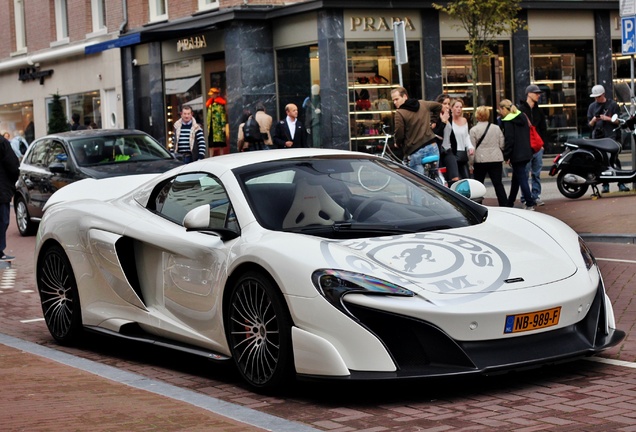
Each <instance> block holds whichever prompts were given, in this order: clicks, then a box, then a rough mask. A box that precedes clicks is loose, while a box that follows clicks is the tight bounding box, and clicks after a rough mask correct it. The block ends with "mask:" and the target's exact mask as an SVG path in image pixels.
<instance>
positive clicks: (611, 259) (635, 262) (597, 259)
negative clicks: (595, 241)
mask: <svg viewBox="0 0 636 432" xmlns="http://www.w3.org/2000/svg"><path fill="white" fill-rule="evenodd" d="M596 261H611V262H620V263H627V264H636V261H634V260H624V259H616V258H596Z"/></svg>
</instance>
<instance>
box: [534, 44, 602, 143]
mask: <svg viewBox="0 0 636 432" xmlns="http://www.w3.org/2000/svg"><path fill="white" fill-rule="evenodd" d="M593 46H594V44H593V43H592V41H591V40H577V41H531V42H530V60H531V73H530V80H531V83H532V84H537V85H538V86H539V87H541V88H542V89H543V95H542V96H541V99H540V100H539V106H540V107H541V108H542V109H543V110H544V113H545V114H546V120H547V123H548V124H547V127H548V142H547V143H545V146H544V148H545V153H546V154H558V153H560V152H561V151H562V150H563V148H564V147H563V143H564V142H565V141H566V140H567V139H568V138H569V137H579V136H584V137H589V135H590V128H589V126H588V123H587V108H588V107H589V105H590V103H592V102H593V99H591V98H590V91H591V89H592V87H593V86H594V84H595V82H594V53H593Z"/></svg>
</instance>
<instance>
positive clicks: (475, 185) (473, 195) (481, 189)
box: [450, 179, 486, 202]
mask: <svg viewBox="0 0 636 432" xmlns="http://www.w3.org/2000/svg"><path fill="white" fill-rule="evenodd" d="M450 188H451V190H453V191H455V192H457V193H458V194H460V195H463V196H465V197H466V198H469V199H471V200H473V201H476V202H481V200H483V198H484V196H486V186H484V184H483V183H481V182H480V181H477V180H475V179H462V180H459V181H457V182H455V183H453V184H452V185H451V187H450Z"/></svg>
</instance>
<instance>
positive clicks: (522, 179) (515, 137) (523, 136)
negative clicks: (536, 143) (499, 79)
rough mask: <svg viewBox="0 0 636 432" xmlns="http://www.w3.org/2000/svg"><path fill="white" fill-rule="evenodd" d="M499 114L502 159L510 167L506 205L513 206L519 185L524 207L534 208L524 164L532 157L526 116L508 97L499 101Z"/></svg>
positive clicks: (527, 208)
mask: <svg viewBox="0 0 636 432" xmlns="http://www.w3.org/2000/svg"><path fill="white" fill-rule="evenodd" d="M499 114H500V115H501V123H502V124H503V134H504V143H505V144H504V151H503V156H504V160H505V161H506V162H508V163H509V164H510V166H511V167H512V181H511V182H510V194H509V195H508V207H513V206H514V204H515V201H516V200H517V194H518V193H519V188H520V187H521V194H522V195H523V199H524V200H525V201H526V205H525V209H526V210H534V208H535V206H536V203H535V201H534V199H533V198H532V193H531V192H530V186H528V172H527V171H526V165H527V164H528V162H530V159H532V147H530V126H529V120H528V117H526V116H525V115H524V114H523V113H522V112H521V111H519V110H518V109H517V107H516V106H515V105H514V104H513V103H512V102H511V101H510V100H509V99H503V100H502V101H501V102H499Z"/></svg>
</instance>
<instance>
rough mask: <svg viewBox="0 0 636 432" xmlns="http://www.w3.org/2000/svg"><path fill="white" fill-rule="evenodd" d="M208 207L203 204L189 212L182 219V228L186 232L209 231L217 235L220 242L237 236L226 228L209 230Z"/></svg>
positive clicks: (233, 231)
mask: <svg viewBox="0 0 636 432" xmlns="http://www.w3.org/2000/svg"><path fill="white" fill-rule="evenodd" d="M210 210H211V209H210V205H209V204H204V205H201V206H199V207H196V208H193V209H192V210H190V211H189V212H188V213H187V214H186V215H185V217H184V218H183V226H184V227H185V229H186V230H187V231H209V232H213V233H216V234H218V235H219V236H220V237H221V240H223V241H226V240H232V239H235V238H237V237H238V236H239V233H238V232H236V231H235V230H232V229H228V228H210Z"/></svg>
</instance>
